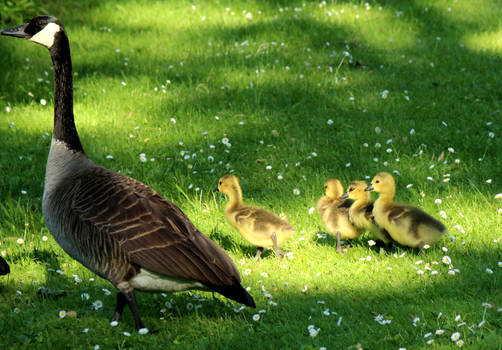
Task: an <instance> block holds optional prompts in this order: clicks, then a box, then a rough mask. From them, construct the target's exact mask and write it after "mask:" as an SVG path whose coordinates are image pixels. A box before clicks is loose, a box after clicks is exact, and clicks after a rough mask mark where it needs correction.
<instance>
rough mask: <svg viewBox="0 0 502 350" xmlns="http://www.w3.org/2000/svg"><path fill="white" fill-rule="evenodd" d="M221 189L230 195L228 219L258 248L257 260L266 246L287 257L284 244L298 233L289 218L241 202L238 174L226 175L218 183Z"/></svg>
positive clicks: (226, 208) (226, 213)
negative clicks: (283, 247)
mask: <svg viewBox="0 0 502 350" xmlns="http://www.w3.org/2000/svg"><path fill="white" fill-rule="evenodd" d="M218 191H220V192H222V193H224V194H225V195H226V196H227V197H228V203H227V205H226V207H225V218H226V219H227V221H228V223H229V224H230V225H231V226H232V227H234V228H235V229H236V230H237V231H239V233H240V234H241V235H242V237H243V238H244V239H245V240H246V241H248V242H249V243H251V244H252V245H255V246H257V247H258V251H257V253H256V256H255V259H256V260H258V259H259V257H260V255H261V253H262V252H263V249H264V248H272V249H273V250H274V252H275V253H276V254H277V256H278V257H279V259H282V258H283V257H284V252H283V251H282V250H281V249H280V247H281V246H282V244H283V243H284V242H285V241H286V240H287V239H288V238H289V237H291V236H292V235H293V234H294V233H295V229H294V228H293V226H291V225H290V224H289V223H288V222H287V221H285V220H283V219H281V218H279V217H278V216H277V215H275V214H273V213H271V212H270V211H268V210H266V209H263V208H260V207H256V206H251V205H246V204H244V203H243V201H242V189H241V186H240V184H239V179H238V178H237V176H235V175H231V174H230V175H225V176H223V177H222V178H221V179H220V181H219V182H218Z"/></svg>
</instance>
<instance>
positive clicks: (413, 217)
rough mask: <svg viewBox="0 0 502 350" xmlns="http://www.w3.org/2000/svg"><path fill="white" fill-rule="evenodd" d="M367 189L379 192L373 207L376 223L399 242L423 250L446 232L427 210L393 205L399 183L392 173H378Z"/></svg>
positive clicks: (404, 205)
mask: <svg viewBox="0 0 502 350" xmlns="http://www.w3.org/2000/svg"><path fill="white" fill-rule="evenodd" d="M366 190H367V191H375V192H378V193H379V197H378V199H377V200H376V201H375V204H374V206H373V216H374V217H375V222H376V223H377V225H379V226H381V227H383V228H384V229H386V230H387V232H388V233H389V234H390V236H391V237H392V239H394V240H395V241H396V242H398V243H400V244H402V245H405V246H409V247H414V248H416V247H418V248H419V249H420V250H422V249H423V248H424V246H425V245H426V244H433V243H434V242H436V241H437V240H438V239H439V237H441V235H443V234H444V233H446V231H447V230H446V227H445V226H444V225H443V224H442V223H441V222H440V221H438V220H436V219H434V218H433V217H432V216H430V215H429V214H427V213H426V212H424V211H423V210H421V209H419V208H417V207H414V206H411V205H406V204H398V203H394V202H393V199H394V195H395V193H396V183H395V182H394V178H393V177H392V175H391V174H389V173H385V172H382V173H379V174H377V175H376V176H375V177H374V178H373V180H372V181H371V185H370V186H368V187H367V188H366Z"/></svg>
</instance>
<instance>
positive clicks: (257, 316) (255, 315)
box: [253, 314, 260, 322]
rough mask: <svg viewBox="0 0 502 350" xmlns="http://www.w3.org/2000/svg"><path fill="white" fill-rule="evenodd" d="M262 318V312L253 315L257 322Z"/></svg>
mask: <svg viewBox="0 0 502 350" xmlns="http://www.w3.org/2000/svg"><path fill="white" fill-rule="evenodd" d="M259 320H260V314H254V315H253V321H255V322H257V321H259Z"/></svg>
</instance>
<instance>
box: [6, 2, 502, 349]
mask: <svg viewBox="0 0 502 350" xmlns="http://www.w3.org/2000/svg"><path fill="white" fill-rule="evenodd" d="M63 5H64V6H63ZM369 5H370V8H369V9H367V8H366V5H365V3H364V2H360V1H333V2H332V1H329V2H327V4H326V5H323V4H322V3H319V2H313V3H310V2H309V3H307V2H304V1H295V2H286V1H283V2H282V4H280V2H279V3H274V2H268V1H258V0H256V1H251V2H232V3H230V2H226V1H218V2H211V1H209V2H193V3H190V2H182V1H171V2H168V3H167V2H151V1H140V0H138V1H134V0H130V1H129V0H128V1H120V2H118V1H107V2H97V1H88V2H83V3H82V2H78V3H77V2H75V3H73V2H69V3H68V2H64V3H63V2H53V3H50V4H47V5H46V6H47V7H48V10H50V12H51V14H53V15H55V16H57V17H58V18H60V20H61V21H62V22H63V24H64V25H65V28H66V31H67V33H68V35H69V38H70V43H71V48H72V58H73V64H74V72H75V79H74V80H75V81H74V83H75V116H76V124H77V127H78V129H79V132H80V135H81V139H82V143H83V145H84V148H85V149H86V152H87V154H88V155H89V156H90V157H91V158H92V159H93V160H94V161H96V162H97V163H98V164H102V165H104V166H106V167H109V168H111V169H113V170H116V171H120V172H122V173H124V174H127V175H130V176H132V177H134V178H136V179H139V180H141V181H143V182H144V183H146V184H148V185H150V186H152V187H153V188H154V189H156V190H157V191H159V192H160V193H161V194H163V195H165V196H166V197H167V198H169V199H171V200H172V201H173V202H175V203H176V204H177V205H178V206H179V207H180V208H182V210H183V211H185V212H186V213H187V215H188V216H189V217H190V218H191V219H192V221H193V222H194V223H195V224H196V225H197V227H199V229H200V230H201V231H202V232H204V233H206V234H207V235H209V236H210V237H211V238H213V239H214V240H215V241H216V242H218V243H219V244H220V245H222V247H224V248H225V249H226V250H227V252H228V253H229V254H230V256H231V257H232V258H233V260H234V261H235V262H236V264H237V265H238V267H239V269H240V271H241V272H242V277H243V285H244V286H246V287H247V286H249V287H250V288H251V294H252V295H253V297H254V298H255V300H256V302H257V310H251V309H245V310H242V311H240V312H235V311H234V309H233V304H232V303H230V302H229V301H228V300H225V299H224V298H222V297H220V296H217V295H212V294H210V293H200V295H201V297H202V298H204V299H205V300H203V301H201V300H199V299H196V293H189V292H187V293H179V294H174V295H167V296H162V295H161V294H144V293H137V297H138V300H139V305H140V312H141V315H142V317H143V320H144V321H145V323H146V324H147V326H148V327H150V328H151V329H153V330H155V331H156V332H155V334H153V335H150V336H140V335H137V334H135V332H134V322H133V320H132V317H131V314H130V312H129V310H126V312H125V313H124V319H123V321H122V322H121V324H120V326H119V327H117V328H111V327H109V326H108V322H109V318H110V317H111V315H112V313H113V310H114V305H115V289H114V288H113V286H111V284H109V283H108V282H107V281H104V280H102V279H100V278H98V277H96V276H94V275H93V274H92V273H90V272H89V271H87V270H86V269H85V268H84V267H82V266H81V265H79V264H78V263H76V262H75V261H73V260H72V259H71V258H69V257H68V255H66V253H64V252H63V251H62V249H61V248H59V246H58V245H57V244H56V243H55V242H54V240H53V239H52V237H51V236H50V233H49V232H48V230H47V228H46V227H45V224H44V221H43V218H42V214H41V196H42V193H43V178H44V172H45V161H46V157H47V153H48V149H49V144H50V133H51V130H52V118H53V116H52V113H53V108H52V103H53V83H52V71H51V62H50V58H49V55H48V53H47V52H46V50H45V49H44V48H42V47H40V46H37V45H32V44H31V43H28V42H26V41H21V40H17V39H12V38H7V37H2V38H0V65H1V66H2V69H1V73H0V174H1V176H0V196H1V198H3V199H4V200H3V201H2V202H1V203H0V244H1V245H0V252H1V253H2V255H4V256H5V258H6V259H7V261H8V262H9V263H10V264H11V268H12V273H11V274H10V275H9V276H4V277H2V278H1V279H0V348H2V349H10V348H12V349H25V348H26V349H27V348H30V349H32V348H40V349H47V348H53V349H59V348H71V349H89V348H91V349H92V348H94V346H95V345H96V344H99V345H100V347H101V349H112V348H113V349H142V348H145V349H153V348H160V347H162V348H171V347H172V348H174V347H176V348H183V349H184V348H186V349H194V348H196V349H215V348H216V349H244V348H249V349H253V348H255V349H262V348H265V349H319V348H320V347H326V348H327V349H341V348H343V349H347V348H350V349H358V348H364V349H398V348H400V347H404V348H406V349H422V348H424V349H443V348H444V349H452V348H457V345H456V344H455V343H454V342H453V341H452V340H451V339H450V337H451V335H452V334H453V333H454V332H460V334H461V339H462V340H463V341H464V342H465V344H464V346H465V347H466V348H473V349H501V348H502V336H501V335H500V334H502V312H501V311H500V308H501V307H502V290H501V285H502V284H501V282H500V280H501V276H502V275H501V274H502V268H501V267H500V266H499V265H498V264H500V263H499V262H500V261H502V246H501V245H502V234H501V230H500V227H502V225H501V224H502V213H501V211H500V208H501V207H502V202H501V199H496V198H495V195H496V194H497V193H501V192H502V186H501V182H500V178H501V175H502V173H501V170H500V169H501V168H502V161H501V157H500V150H501V149H502V143H501V142H500V136H501V134H502V128H501V115H502V114H501V110H502V106H501V102H502V93H501V91H502V90H501V89H500V81H502V71H501V70H500V67H501V66H502V58H501V57H502V56H501V55H502V49H501V48H502V44H501V40H500V31H501V30H502V29H501V22H500V18H501V17H502V9H501V8H500V6H499V3H498V2H497V1H493V0H482V1H481V0H480V1H477V2H476V3H475V4H474V2H472V1H467V0H456V1H443V0H439V1H436V0H434V1H432V0H429V1H425V0H419V1H413V2H411V1H406V2H405V1H379V2H369ZM226 8H229V10H226ZM426 9H427V10H426ZM248 12H249V13H251V14H252V20H248V19H246V17H245V16H246V14H247V13H248ZM19 24H20V23H19ZM345 52H347V54H348V55H346V54H345ZM28 59H29V61H28ZM46 72H47V73H46ZM39 78H40V79H39ZM39 80H40V81H39ZM167 80H169V82H167ZM122 82H124V83H125V86H124V85H123V84H122ZM384 90H387V91H388V95H387V98H382V93H383V91H384ZM30 95H33V96H30ZM40 99H45V100H46V101H47V104H46V105H45V106H44V105H41V104H40ZM6 107H9V109H10V112H8V111H7V110H6ZM215 116H218V120H217V119H216V118H215ZM171 118H174V119H173V120H175V121H176V123H173V122H172V121H171ZM328 120H332V124H331V123H330V124H328ZM241 122H242V123H243V124H242V123H241ZM411 130H413V131H414V132H410V131H411ZM489 133H493V137H490V135H492V134H489ZM224 137H227V138H228V139H229V141H230V143H231V147H226V146H225V145H224V144H223V143H222V139H223V138H224ZM389 140H391V141H389ZM180 142H182V144H180ZM377 143H379V144H380V145H381V147H380V148H378V147H375V144H377ZM365 144H367V146H366V145H365ZM449 147H451V148H452V150H453V151H454V152H450V151H449V150H448V148H449ZM387 149H391V150H392V152H390V153H389V152H387ZM312 152H315V156H314V155H313V153H312ZM141 153H145V154H146V157H147V159H148V161H147V162H145V163H143V162H141V161H140V159H139V158H140V154H141ZM107 155H112V156H113V159H107V158H106V157H107ZM187 155H189V156H190V157H188V158H187V159H185V156H187ZM193 155H196V156H195V157H194V156H193ZM209 156H212V157H213V158H214V161H211V160H210V159H208V157H209ZM374 158H377V160H376V161H375V160H374ZM151 159H154V161H151ZM456 160H458V161H456ZM348 163H350V166H349V165H348ZM268 165H271V166H272V169H271V170H266V166H268ZM394 170H397V171H398V172H399V173H400V176H396V180H397V186H398V189H397V199H398V200H399V201H402V202H408V203H412V204H415V205H418V206H420V207H422V208H423V209H424V210H426V211H428V212H429V213H431V214H432V215H434V216H436V217H439V212H440V211H441V210H444V211H445V213H446V215H447V217H446V219H444V220H443V221H444V223H445V224H446V225H447V227H448V229H449V233H448V234H447V235H446V236H445V237H443V238H442V239H441V240H440V241H439V242H438V243H437V244H436V245H434V246H433V247H431V248H430V249H429V250H427V251H426V252H425V253H424V254H423V255H421V254H420V253H418V252H417V251H416V250H413V249H405V248H400V247H394V248H393V249H390V250H387V251H385V250H380V249H378V248H375V247H370V246H369V245H368V244H367V240H368V239H370V237H369V236H366V235H365V236H363V237H361V238H360V239H358V240H356V241H354V242H352V248H351V249H350V250H349V252H347V253H346V254H344V255H337V254H335V252H334V249H335V242H334V239H333V238H332V237H330V236H328V237H327V238H323V237H324V236H323V233H324V228H323V226H322V223H321V221H320V219H319V216H318V214H317V213H315V212H314V213H312V214H309V208H311V207H315V203H316V201H317V199H318V198H319V197H320V196H321V195H322V191H323V183H324V181H325V180H326V179H327V178H328V177H338V178H340V179H341V180H342V182H343V183H344V184H347V183H348V181H351V180H355V179H365V177H366V176H367V177H372V176H373V175H374V174H376V173H377V172H380V171H389V172H392V171H394ZM230 171H233V172H234V173H235V174H236V175H237V176H238V177H239V178H240V179H241V184H242V187H243V191H244V197H245V199H246V200H247V201H248V202H250V203H254V204H258V205H261V206H264V207H266V208H269V209H271V210H273V211H274V212H276V213H278V214H279V213H283V214H284V215H285V216H286V218H287V219H288V220H289V221H290V222H291V223H292V224H293V225H294V226H295V227H296V228H297V230H298V233H297V235H296V236H295V237H294V238H292V239H291V240H290V241H288V242H287V243H286V244H285V246H284V249H285V250H286V251H287V252H291V253H292V259H289V258H288V259H285V260H284V261H282V262H280V261H279V260H277V259H276V258H275V257H274V255H273V254H268V255H267V254H266V255H265V258H264V259H261V260H260V261H258V262H255V261H254V260H253V256H254V253H255V249H254V248H253V247H251V246H249V245H248V244H247V243H246V242H245V241H243V240H242V239H241V238H240V237H239V236H238V234H237V233H236V232H235V231H234V230H232V229H231V228H230V226H229V225H228V224H227V223H226V222H225V219H224V215H223V208H224V205H225V200H224V198H223V197H222V196H220V195H219V194H215V193H213V192H212V190H213V188H215V187H216V184H217V181H218V178H219V177H220V176H222V175H224V174H225V173H228V172H230ZM279 174H280V175H282V177H283V179H282V180H279V179H278V175H279ZM446 174H450V175H449V176H448V178H449V179H450V181H449V182H444V181H443V179H444V178H446ZM429 176H430V177H432V179H433V181H431V180H428V179H427V177H429ZM488 179H492V181H491V183H487V180H488ZM407 184H413V186H412V187H411V188H407V187H406V185H407ZM295 188H297V189H299V190H300V195H294V194H293V189H295ZM22 191H26V194H23V193H24V192H22ZM437 198H440V199H441V200H442V203H441V204H435V199H437ZM457 225H460V226H457ZM449 235H451V236H453V237H454V240H453V239H451V238H450V237H448V236H449ZM43 236H47V237H48V240H47V241H44V240H43V239H42V237H43ZM19 238H22V239H23V240H24V243H23V244H18V243H17V240H18V239H19ZM443 247H445V248H446V249H448V250H447V252H444V251H443V250H442V248H443ZM445 248H443V249H445ZM403 254H404V255H403ZM445 255H448V256H449V257H450V258H451V260H452V264H453V267H454V268H455V269H458V270H459V272H458V273H456V274H455V275H450V274H448V266H447V265H445V264H443V263H442V258H443V256H445ZM367 257H371V260H368V259H367ZM363 258H364V260H362V259H363ZM241 259H244V260H243V261H244V263H243V264H241V263H240V260H241ZM419 261H421V263H419ZM434 262H437V263H438V264H437V265H435V264H434ZM426 263H430V264H431V265H430V266H431V268H432V269H433V270H436V271H438V274H436V275H433V274H431V272H430V271H428V270H426V269H425V264H426ZM487 268H490V269H491V270H492V271H493V273H492V274H489V273H487V272H486V269H487ZM246 269H249V270H250V271H251V273H250V274H249V275H247V274H245V273H244V271H245V270H246ZM56 270H60V271H61V274H60V273H58V272H56ZM417 270H422V271H425V273H424V274H423V275H419V274H418V273H417ZM264 272H266V273H267V274H268V277H264V276H262V273H264ZM73 275H77V276H78V278H79V279H81V282H76V281H75V277H74V276H73ZM91 279H94V280H91ZM41 286H45V287H48V288H50V289H51V290H53V291H57V290H60V291H64V293H63V295H60V296H58V297H54V296H49V297H46V298H43V297H42V296H41V295H40V293H39V292H38V289H39V287H41ZM103 289H108V290H110V291H112V294H111V295H106V294H105V292H104V291H103ZM263 289H264V290H266V291H268V292H269V293H270V294H271V295H272V296H273V299H272V300H273V301H274V302H276V303H277V305H276V306H274V305H270V304H269V300H267V299H266V298H265V297H264V292H263ZM82 293H88V294H89V295H90V298H89V300H82V298H81V294H82ZM171 299H172V301H173V303H172V304H171V305H174V306H173V308H167V307H166V305H165V303H166V302H167V301H170V300H171ZM96 300H101V301H102V302H103V307H102V308H101V309H99V310H94V309H93V308H92V303H93V302H94V301H96ZM485 302H486V303H490V304H492V305H493V308H490V307H487V306H483V303H485ZM187 303H191V304H192V305H194V306H195V305H199V304H200V306H201V307H200V308H199V307H193V308H192V309H190V310H188V309H187V307H186V305H187ZM485 305H486V304H485ZM327 309H328V310H329V312H328V311H326V310H327ZM60 310H65V311H66V312H68V311H74V312H75V313H76V317H71V316H67V317H65V318H59V316H58V313H59V311H60ZM258 310H265V312H264V313H261V314H260V315H261V318H260V320H259V321H253V319H252V317H253V315H254V314H255V313H257V312H258ZM324 311H326V314H329V315H325V314H324V313H323V312H324ZM335 313H336V314H335ZM440 313H441V317H438V314H440ZM70 314H71V313H70ZM377 315H383V316H384V317H385V319H390V320H392V322H391V323H390V324H386V325H380V324H379V323H378V322H376V321H375V317H376V316H377ZM457 315H460V319H459V320H455V318H456V317H457ZM413 317H419V320H416V321H413ZM482 321H485V322H484V324H482V325H481V326H480V327H478V325H479V324H480V322H482ZM339 322H340V323H339ZM464 322H465V324H464V325H462V323H464ZM309 325H314V326H315V328H316V329H317V328H320V330H319V333H318V335H317V336H316V337H310V336H309V331H308V329H307V327H308V326H309ZM86 328H88V332H87V333H82V330H83V329H86ZM437 329H443V330H444V335H442V336H437V335H435V334H434V333H435V331H436V330H437ZM122 332H130V333H132V336H131V337H126V336H124V335H123V334H122ZM427 333H433V335H431V336H429V337H427V338H424V335H426V334H427ZM430 339H434V342H433V344H432V345H427V344H426V341H427V340H430Z"/></svg>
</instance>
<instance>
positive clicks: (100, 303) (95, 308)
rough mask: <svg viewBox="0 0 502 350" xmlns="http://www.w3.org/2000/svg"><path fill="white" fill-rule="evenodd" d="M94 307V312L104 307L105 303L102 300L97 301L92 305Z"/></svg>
mask: <svg viewBox="0 0 502 350" xmlns="http://www.w3.org/2000/svg"><path fill="white" fill-rule="evenodd" d="M92 307H93V308H94V310H99V309H101V308H102V307H103V302H102V301H101V300H96V301H95V302H93V303H92Z"/></svg>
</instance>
